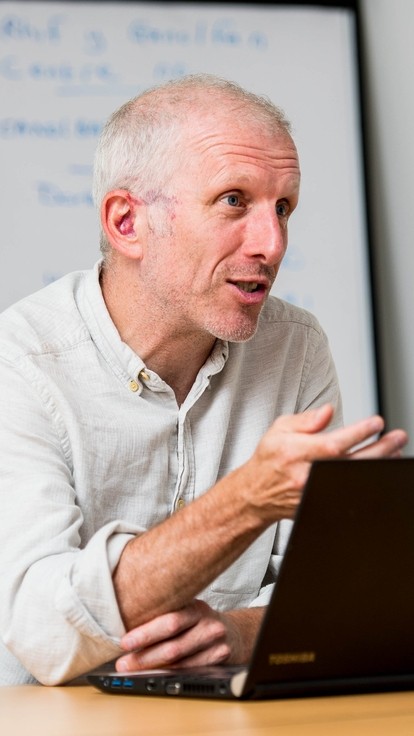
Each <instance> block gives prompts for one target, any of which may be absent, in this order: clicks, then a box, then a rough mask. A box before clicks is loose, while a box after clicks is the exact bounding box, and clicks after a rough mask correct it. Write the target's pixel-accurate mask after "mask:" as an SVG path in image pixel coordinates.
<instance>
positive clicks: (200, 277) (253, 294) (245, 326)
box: [141, 112, 300, 341]
mask: <svg viewBox="0 0 414 736" xmlns="http://www.w3.org/2000/svg"><path fill="white" fill-rule="evenodd" d="M234 117H235V116H234V115H231V114H229V113H220V112H219V113H218V114H217V115H216V116H207V119H205V118H204V119H199V120H196V121H195V124H192V125H191V126H189V128H190V131H191V132H190V133H189V135H188V138H187V140H186V142H185V152H184V154H183V156H182V157H181V159H180V165H179V167H178V171H177V172H176V174H175V175H174V178H173V180H172V182H171V183H170V185H169V196H168V197H166V196H165V195H155V196H153V197H152V202H151V201H149V200H151V196H150V197H148V196H147V198H146V199H147V203H148V225H149V231H148V239H147V247H146V253H145V257H144V260H143V262H142V264H141V267H142V276H143V278H144V283H145V288H146V289H147V290H148V291H147V293H148V294H149V295H150V303H151V304H152V306H153V308H154V309H155V310H158V311H157V314H160V315H162V319H163V321H164V324H165V321H166V322H167V323H168V324H169V326H170V329H171V330H172V331H173V332H174V330H175V331H176V333H175V334H178V333H177V331H178V332H180V330H181V331H182V332H184V333H187V334H189V335H191V334H195V335H197V334H198V335H201V333H209V334H210V335H212V336H214V337H220V338H222V339H225V340H230V341H241V340H247V339H249V338H250V337H251V336H252V335H253V334H254V332H255V330H256V326H257V321H258V317H259V314H260V311H261V309H262V307H263V304H264V302H265V300H266V297H267V296H268V294H269V291H270V289H271V286H272V284H273V282H274V280H275V278H276V275H277V272H278V270H279V267H280V264H281V261H282V258H283V256H284V254H285V251H286V247H287V223H288V219H289V216H290V214H291V213H292V211H293V209H294V208H295V206H296V204H297V201H298V195H299V181H300V172H299V162H298V157H297V152H296V148H295V146H294V143H293V141H292V140H291V138H290V136H289V135H288V134H286V133H278V134H274V133H269V132H268V131H265V130H264V129H263V128H262V127H260V128H259V127H258V126H257V125H256V126H254V127H252V126H248V125H247V124H246V123H245V124H244V125H242V124H238V123H237V122H236V123H235V122H234ZM236 120H237V118H236ZM144 199H145V197H144Z"/></svg>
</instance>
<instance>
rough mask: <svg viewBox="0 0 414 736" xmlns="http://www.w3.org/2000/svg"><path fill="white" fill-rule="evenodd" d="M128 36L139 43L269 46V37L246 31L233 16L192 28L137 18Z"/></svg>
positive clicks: (201, 23)
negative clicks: (245, 32) (154, 23)
mask: <svg viewBox="0 0 414 736" xmlns="http://www.w3.org/2000/svg"><path fill="white" fill-rule="evenodd" d="M128 35H129V37H130V39H131V41H133V42H134V43H136V44H140V45H144V44H147V45H150V44H152V45H162V44H164V45H166V46H192V45H195V46H202V45H205V44H207V43H213V44H215V45H221V46H229V47H233V48H237V47H241V46H252V47H253V48H255V49H264V48H266V47H267V43H268V42H267V37H266V36H265V34H264V33H261V32H259V31H252V32H248V33H247V34H243V33H242V32H240V31H239V30H237V27H236V25H235V22H234V21H233V20H231V19H228V18H224V19H220V20H216V21H214V22H213V23H212V24H211V26H209V25H208V24H207V23H203V22H198V23H195V24H194V26H193V27H192V28H191V29H187V28H182V27H171V26H169V27H164V28H160V27H157V26H154V25H149V23H147V22H146V21H141V20H137V21H134V22H133V23H131V25H130V26H129V30H128Z"/></svg>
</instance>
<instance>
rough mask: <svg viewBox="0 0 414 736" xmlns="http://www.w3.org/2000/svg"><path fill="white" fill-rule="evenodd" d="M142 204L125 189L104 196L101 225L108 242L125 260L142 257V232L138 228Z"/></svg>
mask: <svg viewBox="0 0 414 736" xmlns="http://www.w3.org/2000/svg"><path fill="white" fill-rule="evenodd" d="M143 207H144V202H142V201H141V200H139V199H138V198H136V197H134V196H133V195H132V194H131V193H130V192H128V191H127V190H126V189H115V190H113V191H112V192H108V194H106V195H105V197H104V199H103V202H102V206H101V223H102V228H103V230H104V231H105V234H106V237H107V238H108V241H109V242H110V243H111V245H112V247H113V248H115V250H117V251H119V252H120V253H122V255H124V256H126V257H127V258H133V259H140V258H141V257H142V251H143V249H142V232H140V231H141V227H139V220H140V215H141V213H142V208H143Z"/></svg>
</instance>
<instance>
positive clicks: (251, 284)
mask: <svg viewBox="0 0 414 736" xmlns="http://www.w3.org/2000/svg"><path fill="white" fill-rule="evenodd" d="M236 284H237V286H238V287H239V289H243V291H247V292H251V291H256V289H257V286H258V284H257V282H256V281H236Z"/></svg>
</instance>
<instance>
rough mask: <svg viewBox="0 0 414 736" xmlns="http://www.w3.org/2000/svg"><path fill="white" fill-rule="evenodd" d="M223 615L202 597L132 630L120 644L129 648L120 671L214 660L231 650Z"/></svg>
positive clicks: (119, 660)
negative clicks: (200, 599)
mask: <svg viewBox="0 0 414 736" xmlns="http://www.w3.org/2000/svg"><path fill="white" fill-rule="evenodd" d="M226 633H227V632H226V626H225V624H224V619H223V618H222V617H221V616H220V614H218V613H217V612H215V611H213V610H212V609H211V608H210V607H209V606H208V605H207V604H206V603H203V602H202V601H197V600H196V601H193V603H191V604H189V605H188V606H185V607H184V608H183V609H180V610H179V611H173V612H172V613H167V614H165V615H163V616H159V617H157V618H155V619H153V620H152V621H149V622H148V623H146V624H143V625H142V626H139V627H137V628H136V629H134V630H133V631H131V632H129V633H128V634H126V635H125V637H124V638H123V639H122V642H121V646H123V648H125V649H127V650H130V649H131V648H133V649H134V651H129V653H128V654H126V655H124V656H123V657H121V658H120V659H118V661H117V663H116V668H117V670H118V671H119V672H126V671H129V672H130V671H131V670H143V669H154V668H162V667H166V666H168V667H170V666H174V665H178V664H179V666H180V667H183V666H187V664H188V665H189V664H190V663H191V664H196V663H197V664H213V663H216V664H217V663H219V662H223V661H225V660H226V659H227V658H228V656H229V653H230V648H229V645H228V643H227V641H226Z"/></svg>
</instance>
